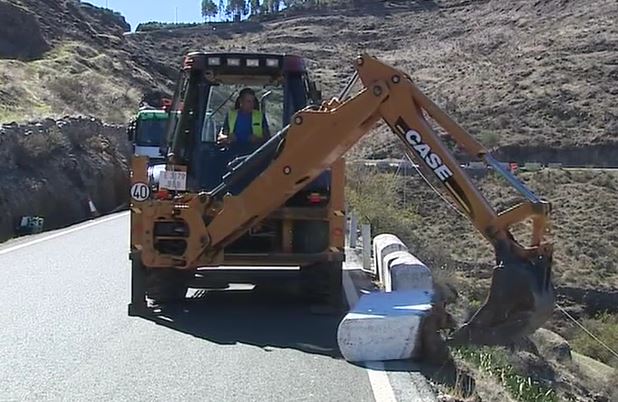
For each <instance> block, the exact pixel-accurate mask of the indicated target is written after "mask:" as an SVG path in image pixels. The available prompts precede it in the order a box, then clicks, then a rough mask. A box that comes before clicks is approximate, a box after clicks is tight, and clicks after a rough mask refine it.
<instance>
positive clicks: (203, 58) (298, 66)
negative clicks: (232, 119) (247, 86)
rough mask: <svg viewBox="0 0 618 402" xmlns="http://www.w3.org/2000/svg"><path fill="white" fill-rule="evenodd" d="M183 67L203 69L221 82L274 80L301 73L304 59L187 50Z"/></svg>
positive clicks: (298, 57)
mask: <svg viewBox="0 0 618 402" xmlns="http://www.w3.org/2000/svg"><path fill="white" fill-rule="evenodd" d="M183 69H191V70H203V71H204V73H206V74H207V75H208V76H209V78H210V79H213V80H214V81H225V82H238V83H241V82H263V81H278V80H279V79H281V77H282V76H284V75H285V74H288V73H300V74H302V73H305V72H306V67H305V60H304V59H303V58H302V57H300V56H297V55H293V54H276V53H241V52H190V53H188V54H187V55H186V56H185V59H184V62H183Z"/></svg>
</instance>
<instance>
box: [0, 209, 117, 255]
mask: <svg viewBox="0 0 618 402" xmlns="http://www.w3.org/2000/svg"><path fill="white" fill-rule="evenodd" d="M125 214H126V212H121V213H119V214H118V215H113V216H108V217H105V218H101V219H97V220H94V221H92V222H89V223H86V224H82V225H79V226H76V227H73V228H70V229H69V228H66V229H60V232H58V233H53V234H49V235H47V236H44V237H41V238H39V239H35V240H31V241H27V242H24V243H21V244H17V245H15V246H12V247H8V248H5V249H2V250H0V255H3V254H8V253H10V252H13V251H16V250H19V249H22V248H25V247H28V246H33V245H35V244H39V243H42V242H44V241H47V240H52V239H55V238H57V237H60V236H64V235H67V234H70V233H74V232H77V231H79V230H82V229H86V228H89V227H92V226H96V225H99V224H101V223H105V222H109V221H113V220H114V219H118V218H121V217H123V216H125Z"/></svg>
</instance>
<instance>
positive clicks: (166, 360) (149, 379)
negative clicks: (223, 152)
mask: <svg viewBox="0 0 618 402" xmlns="http://www.w3.org/2000/svg"><path fill="white" fill-rule="evenodd" d="M128 233H129V218H128V214H127V213H121V214H117V215H112V216H110V217H106V218H102V219H99V220H97V221H92V222H89V223H85V224H81V225H77V226H74V227H71V228H69V229H65V230H60V231H55V232H50V233H44V234H41V235H37V236H31V237H28V238H25V239H19V240H17V241H11V242H7V243H4V244H0V283H2V286H3V289H2V292H0V303H1V305H2V307H3V314H2V315H1V316H0V317H1V318H0V356H1V359H0V400H2V401H5V400H9V401H13V400H16V401H22V400H37V401H41V400H72V401H77V400H88V401H91V400H140V401H143V400H149V401H154V400H157V401H177V400H183V401H184V400H190V399H196V400H201V401H237V400H238V401H258V400H259V401H373V400H380V401H383V400H389V401H392V400H415V396H416V397H417V393H418V391H417V390H416V389H415V386H414V383H415V381H418V379H419V377H418V373H410V372H409V367H399V368H398V369H395V370H393V371H392V372H385V371H384V368H383V365H378V366H377V368H376V367H374V368H373V369H371V368H369V369H368V368H366V367H362V366H359V365H354V364H350V363H348V362H346V361H345V360H343V359H342V358H341V357H340V354H339V351H338V348H337V343H336V330H337V325H338V322H339V320H340V318H341V317H333V316H324V315H316V314H312V313H311V312H310V311H309V310H308V309H307V308H306V307H305V306H302V305H300V304H299V303H298V299H295V298H294V297H293V296H291V295H285V294H278V293H272V292H270V293H262V294H261V293H259V292H250V291H249V292H248V291H244V292H243V291H239V292H225V293H219V294H216V295H213V296H211V297H207V298H205V299H201V300H194V301H189V302H188V303H187V304H186V305H185V306H184V307H183V308H182V309H179V310H176V311H174V312H170V313H168V314H166V315H165V316H163V317H159V318H157V319H145V318H139V317H129V316H128V315H127V302H128V300H129V295H130V292H129V284H130V278H129V260H128V255H127V247H128V244H129V243H128V241H129V238H128ZM415 376H416V377H415Z"/></svg>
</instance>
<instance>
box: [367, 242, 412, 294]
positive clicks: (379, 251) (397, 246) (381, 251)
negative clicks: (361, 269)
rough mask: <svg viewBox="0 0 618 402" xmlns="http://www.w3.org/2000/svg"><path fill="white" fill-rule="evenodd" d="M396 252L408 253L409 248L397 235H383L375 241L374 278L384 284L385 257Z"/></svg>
mask: <svg viewBox="0 0 618 402" xmlns="http://www.w3.org/2000/svg"><path fill="white" fill-rule="evenodd" d="M395 251H408V247H407V246H406V245H405V244H403V242H402V241H401V240H400V239H399V238H398V237H397V236H395V235H393V234H390V233H382V234H379V235H377V236H376V237H374V239H373V258H374V260H375V272H374V276H376V277H377V278H378V280H379V281H381V282H383V281H384V277H383V272H384V268H383V262H384V257H386V255H387V254H390V253H392V252H395Z"/></svg>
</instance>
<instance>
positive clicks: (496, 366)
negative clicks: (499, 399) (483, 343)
mask: <svg viewBox="0 0 618 402" xmlns="http://www.w3.org/2000/svg"><path fill="white" fill-rule="evenodd" d="M453 354H454V355H455V356H456V357H458V358H460V359H462V360H465V361H466V362H468V363H470V364H472V365H473V366H475V367H476V368H477V369H478V370H480V371H481V372H483V373H487V374H489V375H491V376H492V377H494V378H495V379H496V380H497V381H498V382H499V383H500V384H501V385H502V386H503V387H504V388H505V389H506V390H507V391H508V392H509V393H510V394H511V396H512V397H513V398H515V399H516V400H518V401H524V402H541V401H543V402H545V401H547V402H553V401H558V397H557V396H556V393H555V391H554V390H553V389H550V388H547V387H545V386H543V385H542V384H540V383H539V382H538V381H535V380H533V379H532V378H531V377H528V376H522V375H520V374H518V373H516V372H515V370H514V369H513V367H512V366H511V365H510V364H509V363H508V359H507V357H506V354H505V353H504V352H503V351H502V350H501V349H498V348H492V347H481V348H478V349H472V348H466V347H462V348H458V349H456V350H455V351H454V353H453Z"/></svg>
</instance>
